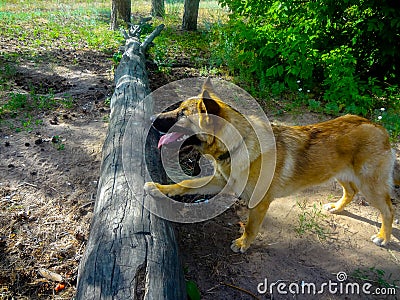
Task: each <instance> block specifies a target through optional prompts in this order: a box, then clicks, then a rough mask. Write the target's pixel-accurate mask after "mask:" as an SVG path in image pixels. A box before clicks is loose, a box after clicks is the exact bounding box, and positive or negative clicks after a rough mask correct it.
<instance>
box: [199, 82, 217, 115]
mask: <svg viewBox="0 0 400 300" xmlns="http://www.w3.org/2000/svg"><path fill="white" fill-rule="evenodd" d="M216 99H218V97H217V96H215V94H214V88H213V86H212V84H211V80H210V78H207V79H206V81H205V82H204V84H203V88H202V91H201V94H200V101H199V103H198V110H199V113H204V114H212V115H218V113H219V111H220V109H221V107H220V106H219V104H218V102H217V100H216Z"/></svg>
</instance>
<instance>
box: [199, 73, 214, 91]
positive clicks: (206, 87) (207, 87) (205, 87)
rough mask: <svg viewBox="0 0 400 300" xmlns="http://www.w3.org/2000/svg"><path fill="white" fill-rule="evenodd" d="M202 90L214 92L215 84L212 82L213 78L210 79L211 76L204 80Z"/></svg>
mask: <svg viewBox="0 0 400 300" xmlns="http://www.w3.org/2000/svg"><path fill="white" fill-rule="evenodd" d="M202 90H203V91H204V90H208V91H210V92H214V87H213V85H212V84H211V79H210V77H207V78H206V80H205V81H204V83H203V88H202Z"/></svg>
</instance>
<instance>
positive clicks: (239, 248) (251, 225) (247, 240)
mask: <svg viewBox="0 0 400 300" xmlns="http://www.w3.org/2000/svg"><path fill="white" fill-rule="evenodd" d="M270 203H271V201H270V200H269V199H264V200H262V201H261V202H260V203H259V204H258V205H257V206H255V207H253V208H252V209H250V213H249V218H248V220H247V224H246V225H245V227H244V231H243V234H242V236H241V237H240V238H238V239H236V240H234V241H232V245H231V249H232V251H233V252H241V253H244V252H245V251H246V250H247V249H248V248H249V247H250V245H251V243H252V242H253V241H254V240H255V238H256V237H257V234H258V231H259V229H260V225H261V223H262V221H263V220H264V217H265V214H266V213H267V210H268V207H269V205H270Z"/></svg>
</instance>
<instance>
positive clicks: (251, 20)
mask: <svg viewBox="0 0 400 300" xmlns="http://www.w3.org/2000/svg"><path fill="white" fill-rule="evenodd" d="M219 2H220V3H221V4H222V5H223V6H225V7H228V8H229V9H230V10H231V14H230V20H229V22H228V24H227V25H226V26H224V27H222V26H221V27H217V28H216V33H217V34H218V35H219V40H220V41H221V42H220V47H219V52H218V55H219V56H220V57H225V60H224V63H225V64H226V65H227V66H228V67H229V69H230V71H231V73H232V74H233V75H234V76H236V77H237V78H239V80H241V81H244V82H246V83H248V84H249V86H250V87H252V88H253V90H254V91H256V92H258V94H259V96H266V95H268V94H269V93H271V92H272V93H273V94H281V93H283V92H287V91H292V92H293V91H294V92H296V93H300V94H302V96H304V97H297V99H301V100H302V101H303V102H305V104H308V105H309V106H310V107H311V108H312V109H316V110H319V111H323V112H327V113H332V114H339V113H354V114H359V115H364V116H370V115H371V114H372V113H373V111H374V109H377V108H380V107H386V108H388V109H389V108H393V109H394V108H395V107H397V109H398V103H399V94H400V92H399V88H398V87H397V86H395V84H396V83H397V82H398V80H399V77H400V53H399V51H398V45H400V36H399V34H398V33H399V31H400V10H398V9H396V8H395V3H394V1H391V0H386V1H379V2H376V1H372V0H362V1H355V0H344V1H340V2H337V1H333V0H324V1H298V0H287V1H274V0H267V1H265V0H245V1H243V0H220V1H219ZM394 95H395V96H394Z"/></svg>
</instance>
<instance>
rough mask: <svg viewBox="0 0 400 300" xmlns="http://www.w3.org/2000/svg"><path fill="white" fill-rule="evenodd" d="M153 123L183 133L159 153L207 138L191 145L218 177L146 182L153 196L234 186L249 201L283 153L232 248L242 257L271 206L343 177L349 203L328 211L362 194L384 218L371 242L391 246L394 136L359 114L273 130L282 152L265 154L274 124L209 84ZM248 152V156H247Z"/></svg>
mask: <svg viewBox="0 0 400 300" xmlns="http://www.w3.org/2000/svg"><path fill="white" fill-rule="evenodd" d="M212 115H214V116H218V118H219V119H222V120H225V121H226V123H229V124H233V126H234V127H235V128H236V129H237V131H238V132H239V133H240V135H241V136H242V137H243V139H242V140H241V139H232V138H231V131H230V130H229V128H227V127H226V125H225V123H224V122H220V121H218V120H219V119H217V120H213V119H211V116H212ZM249 120H251V124H250V123H249ZM153 124H154V127H156V128H157V129H158V130H160V131H162V132H167V131H168V130H169V129H170V128H171V127H172V126H173V125H175V126H176V128H178V129H174V132H171V133H168V134H166V135H164V136H163V137H162V138H161V139H160V142H159V147H161V146H165V145H167V144H170V143H173V142H175V141H176V140H178V139H182V138H185V137H186V136H185V135H184V134H185V133H189V132H194V133H197V132H202V133H199V134H195V136H192V137H191V138H190V139H189V140H188V143H189V144H193V145H194V146H195V147H196V148H197V149H198V150H199V151H200V152H201V153H203V154H208V155H211V156H212V157H213V158H214V162H215V172H214V174H213V175H211V176H206V177H202V178H195V179H189V180H185V181H182V182H180V183H176V184H170V185H161V184H158V183H153V182H147V183H146V184H145V190H146V191H147V192H148V193H150V194H152V195H155V194H157V190H159V191H161V192H162V193H163V194H165V195H168V196H175V195H183V194H216V193H218V192H220V191H221V189H222V188H224V187H225V186H226V185H227V184H228V185H231V189H230V190H231V192H232V193H234V194H236V196H238V197H239V196H240V197H242V198H244V199H246V200H250V199H249V198H250V195H252V192H253V190H254V187H255V185H256V182H257V180H258V177H260V168H261V164H262V163H263V161H267V162H268V161H271V160H273V159H274V156H275V155H276V165H275V172H274V173H273V177H272V178H271V180H270V181H271V184H270V186H269V188H268V187H266V188H265V191H264V192H265V193H264V194H263V197H262V199H261V201H259V202H257V205H255V206H254V207H251V208H250V213H249V217H248V222H247V224H246V226H245V230H244V232H243V234H242V236H241V237H240V238H238V239H236V240H234V241H233V242H232V246H231V248H232V250H233V251H235V252H239V251H240V252H244V251H246V250H247V249H248V248H249V246H250V244H251V243H252V242H253V241H254V239H255V238H256V235H257V233H258V230H259V227H260V225H261V223H262V221H263V219H264V216H265V214H266V212H267V209H268V207H269V205H270V203H271V202H272V200H274V199H275V198H279V197H284V196H288V195H289V194H292V193H293V192H295V191H298V190H301V189H303V188H305V187H308V186H311V185H316V184H320V183H323V182H325V181H327V180H329V179H331V178H336V180H337V181H338V182H339V183H340V184H341V185H342V187H343V197H342V198H341V199H340V200H339V201H337V202H335V203H328V204H326V205H324V208H325V209H326V210H328V211H329V212H332V213H337V212H340V211H342V210H343V209H344V208H345V206H346V205H347V204H348V203H349V202H350V201H351V200H352V199H353V197H354V195H356V194H357V193H358V192H359V191H360V192H362V193H363V194H364V196H365V197H366V198H367V200H368V202H369V203H370V204H371V205H372V206H374V207H376V208H377V209H378V210H379V211H380V213H381V216H382V226H381V229H380V231H379V233H378V234H376V235H374V236H372V241H373V242H374V243H375V244H376V245H379V246H384V245H386V244H387V243H388V242H389V240H390V236H391V232H392V222H393V208H392V203H391V198H390V193H391V189H392V186H393V183H394V181H395V182H396V184H400V176H399V174H396V176H395V178H393V174H394V172H393V170H394V163H395V158H394V154H393V151H392V149H391V146H390V143H389V136H388V133H387V132H386V130H385V129H384V128H383V127H382V126H379V125H376V124H373V123H371V122H370V121H368V120H366V119H364V118H361V117H358V116H353V115H345V116H342V117H339V118H337V119H334V120H330V121H327V122H323V123H318V124H314V125H307V126H282V125H272V131H273V135H274V137H275V143H276V146H275V147H276V148H275V147H271V148H270V149H269V150H268V149H267V151H265V150H264V151H261V148H260V146H259V137H258V136H257V134H256V132H258V129H265V130H268V129H267V128H266V127H268V126H267V124H265V122H264V121H261V120H259V118H256V117H254V118H252V116H246V117H245V116H244V115H242V114H241V113H239V112H238V111H236V110H234V109H232V108H231V107H230V106H229V105H227V104H226V103H224V102H223V101H222V100H221V99H219V98H218V97H217V96H216V95H215V93H214V91H213V87H212V86H211V83H210V81H209V79H207V80H206V82H205V84H204V86H203V90H202V92H201V94H200V95H199V96H197V97H193V98H190V99H187V100H185V101H183V102H182V103H181V104H180V105H179V107H178V108H176V109H174V110H172V111H168V112H164V113H162V114H160V115H158V116H157V118H156V120H155V121H154V123H153ZM174 128H175V127H174ZM178 131H180V132H178ZM215 137H218V138H215ZM267 139H268V138H267ZM221 141H228V142H227V143H226V142H225V143H222V142H221ZM271 143H273V139H271ZM242 146H243V147H245V148H246V149H247V151H248V152H247V153H248V155H244V154H243V153H244V151H242V149H241V148H242ZM228 148H229V149H230V151H229V153H227V152H228ZM275 150H276V154H275ZM246 160H247V162H246ZM233 162H235V163H236V164H235V165H236V166H245V167H243V168H244V169H243V168H242V169H240V167H239V170H235V171H232V170H233V169H231V166H232V163H233ZM244 172H245V173H246V174H247V176H248V177H247V181H246V183H245V188H244V190H243V191H237V190H235V186H236V183H238V182H240V181H243V178H246V177H242V176H243V174H244ZM267 185H268V184H266V186H267ZM267 188H268V189H267ZM237 193H240V194H237Z"/></svg>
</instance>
